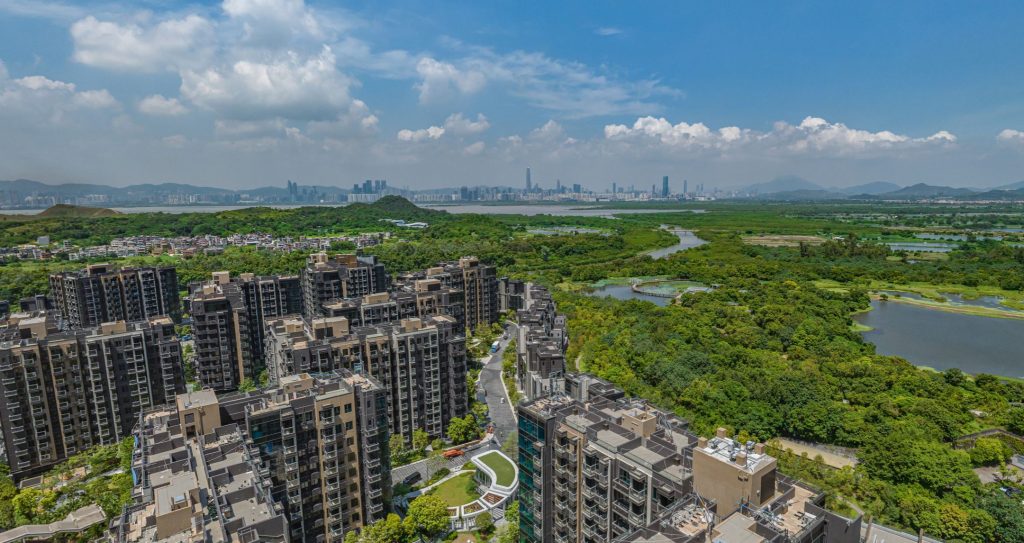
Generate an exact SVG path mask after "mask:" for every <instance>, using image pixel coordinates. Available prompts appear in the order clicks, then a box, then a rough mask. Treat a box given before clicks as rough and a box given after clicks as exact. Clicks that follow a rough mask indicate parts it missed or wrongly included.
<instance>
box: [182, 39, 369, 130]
mask: <svg viewBox="0 0 1024 543" xmlns="http://www.w3.org/2000/svg"><path fill="white" fill-rule="evenodd" d="M181 75H182V81H181V94H182V96H184V97H185V98H187V99H188V100H189V101H191V102H192V103H194V104H196V105H197V106H200V107H203V108H206V109H210V110H213V111H215V112H217V113H218V114H219V115H221V116H223V117H227V118H234V119H257V118H266V117H283V118H286V119H293V120H305V121H317V120H320V121H322V120H330V119H334V118H335V117H336V116H337V115H338V114H339V113H341V112H342V111H344V110H345V108H347V107H348V106H349V105H350V104H351V97H350V96H349V94H348V89H349V86H350V84H351V81H350V80H349V79H348V77H346V76H345V75H343V74H342V73H341V72H339V71H338V70H337V68H336V67H335V65H334V55H333V53H332V52H331V49H330V47H327V46H324V48H323V50H322V51H321V52H320V54H319V55H317V56H314V57H310V58H303V57H301V56H300V55H298V54H297V53H294V52H289V53H288V54H287V55H285V56H284V57H282V58H278V59H276V60H273V61H268V62H258V61H252V60H239V61H237V62H235V63H233V64H231V65H230V66H224V67H211V68H208V69H206V70H203V71H198V72H197V71H191V70H186V71H184V72H182V74H181Z"/></svg>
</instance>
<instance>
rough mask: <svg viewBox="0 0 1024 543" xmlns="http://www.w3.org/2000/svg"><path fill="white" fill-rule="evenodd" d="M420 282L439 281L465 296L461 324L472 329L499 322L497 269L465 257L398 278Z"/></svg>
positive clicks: (403, 281)
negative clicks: (427, 280) (426, 280)
mask: <svg viewBox="0 0 1024 543" xmlns="http://www.w3.org/2000/svg"><path fill="white" fill-rule="evenodd" d="M421 279H434V280H437V281H438V282H439V283H440V284H441V286H443V287H445V288H447V289H450V290H451V291H457V292H461V293H462V296H463V307H464V310H463V314H464V317H463V319H461V322H462V323H464V324H465V326H466V327H467V328H469V329H470V330H475V329H476V327H477V326H479V325H481V324H484V325H489V324H491V323H494V322H498V315H499V305H498V276H497V271H496V270H495V268H494V266H489V265H487V264H483V263H481V262H480V260H479V259H478V258H476V257H475V256H466V257H462V258H460V259H459V260H458V261H457V262H443V263H441V264H439V265H437V266H434V267H432V268H427V269H426V270H425V271H422V272H416V273H409V274H404V275H402V276H401V277H400V278H399V280H400V282H402V283H404V284H406V285H408V284H410V283H414V282H415V281H417V280H421Z"/></svg>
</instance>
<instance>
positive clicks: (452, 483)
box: [432, 473, 480, 507]
mask: <svg viewBox="0 0 1024 543" xmlns="http://www.w3.org/2000/svg"><path fill="white" fill-rule="evenodd" d="M432 493H433V494H434V495H435V496H437V497H439V498H441V499H442V500H444V502H445V503H446V504H448V506H449V507H458V506H460V505H466V504H467V503H470V502H472V501H475V500H477V499H479V498H480V494H479V493H478V492H477V491H476V486H475V484H474V483H473V474H472V473H463V474H461V475H457V476H455V477H452V478H451V479H448V480H447V481H445V482H444V483H441V485H440V486H438V487H437V488H435V489H434V490H433V492H432Z"/></svg>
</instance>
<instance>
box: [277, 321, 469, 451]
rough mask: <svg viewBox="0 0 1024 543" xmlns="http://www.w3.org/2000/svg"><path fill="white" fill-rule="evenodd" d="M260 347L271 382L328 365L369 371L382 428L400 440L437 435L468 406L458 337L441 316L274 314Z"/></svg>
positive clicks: (461, 340) (463, 358) (461, 343)
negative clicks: (385, 423)
mask: <svg viewBox="0 0 1024 543" xmlns="http://www.w3.org/2000/svg"><path fill="white" fill-rule="evenodd" d="M266 352H267V366H268V369H269V372H270V376H271V379H272V380H273V381H274V382H281V381H282V380H284V379H286V378H287V376H290V375H295V374H300V373H321V372H332V371H336V370H348V371H352V372H354V373H358V374H362V375H367V376H369V377H372V378H373V379H374V380H376V381H378V382H379V383H380V384H381V386H382V387H383V388H384V390H385V394H386V396H387V414H388V420H389V426H390V433H391V434H400V435H402V436H403V438H404V439H405V440H406V441H407V442H411V440H412V433H413V430H417V429H420V430H424V431H426V432H427V434H429V435H430V436H431V437H442V436H444V435H445V431H446V430H447V427H448V422H449V421H450V420H451V419H452V418H454V417H462V416H465V414H466V412H467V409H468V407H467V404H468V392H467V389H466V371H467V362H466V338H465V336H463V335H462V333H461V331H460V329H459V327H458V326H457V325H456V324H455V320H454V319H453V318H451V317H448V316H445V315H440V316H433V317H428V318H425V319H419V318H411V319H402V320H400V321H398V322H390V323H386V324H381V325H377V326H357V327H353V326H350V325H349V322H348V320H347V319H346V318H344V317H328V318H317V319H313V320H306V319H301V318H298V317H287V318H283V319H277V320H273V321H270V322H269V323H268V330H267V344H266Z"/></svg>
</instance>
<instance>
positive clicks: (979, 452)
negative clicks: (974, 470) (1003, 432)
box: [968, 437, 1011, 466]
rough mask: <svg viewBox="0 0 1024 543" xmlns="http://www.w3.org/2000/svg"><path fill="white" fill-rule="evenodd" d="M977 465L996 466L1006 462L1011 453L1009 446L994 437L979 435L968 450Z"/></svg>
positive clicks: (972, 461)
mask: <svg viewBox="0 0 1024 543" xmlns="http://www.w3.org/2000/svg"><path fill="white" fill-rule="evenodd" d="M968 454H970V455H971V463H972V464H974V465H975V466H995V465H998V464H1002V463H1003V462H1006V461H1007V460H1008V459H1009V458H1010V455H1011V451H1010V450H1009V447H1007V446H1006V444H1005V443H1003V442H1002V441H1000V440H999V439H998V438H994V437H979V438H978V439H977V440H976V441H975V442H974V447H972V448H971V450H970V451H968Z"/></svg>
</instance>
